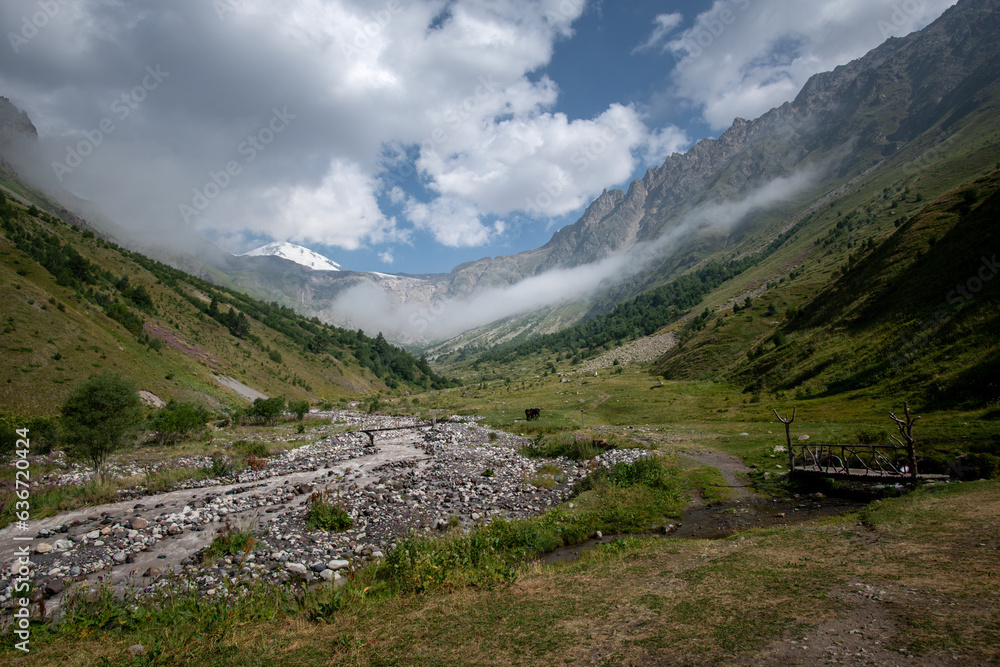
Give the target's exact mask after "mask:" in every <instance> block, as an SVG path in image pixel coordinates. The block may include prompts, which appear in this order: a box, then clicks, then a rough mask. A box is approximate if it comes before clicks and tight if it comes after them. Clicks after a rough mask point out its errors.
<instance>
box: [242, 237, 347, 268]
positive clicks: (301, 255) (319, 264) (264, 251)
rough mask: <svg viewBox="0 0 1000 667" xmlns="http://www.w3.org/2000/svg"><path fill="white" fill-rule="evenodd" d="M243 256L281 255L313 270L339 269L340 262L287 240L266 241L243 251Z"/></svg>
mask: <svg viewBox="0 0 1000 667" xmlns="http://www.w3.org/2000/svg"><path fill="white" fill-rule="evenodd" d="M243 255H244V256H251V257H254V256H273V257H281V258H282V259H287V260H290V261H293V262H295V263H296V264H301V265H302V266H306V267H308V268H310V269H313V270H314V271H340V268H341V267H340V264H337V263H336V262H334V261H332V260H329V259H327V258H326V257H324V256H323V255H321V254H319V253H318V252H313V251H312V250H310V249H309V248H303V247H302V246H300V245H295V244H294V243H288V242H287V241H283V242H275V243H268V244H267V245H265V246H261V247H259V248H254V249H253V250H248V251H247V252H245V253H243Z"/></svg>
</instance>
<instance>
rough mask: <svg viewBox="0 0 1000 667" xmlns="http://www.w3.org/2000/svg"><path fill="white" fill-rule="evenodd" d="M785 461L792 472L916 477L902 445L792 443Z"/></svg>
mask: <svg viewBox="0 0 1000 667" xmlns="http://www.w3.org/2000/svg"><path fill="white" fill-rule="evenodd" d="M789 458H790V459H791V468H792V471H793V472H794V471H796V470H800V471H804V472H816V473H821V474H824V475H838V476H845V477H887V478H888V477H894V478H900V477H910V478H913V479H916V477H917V471H916V466H915V465H914V464H913V461H914V457H913V453H912V452H911V451H910V449H909V447H907V446H905V445H903V446H899V445H828V444H809V443H794V444H792V446H791V449H790V457H789Z"/></svg>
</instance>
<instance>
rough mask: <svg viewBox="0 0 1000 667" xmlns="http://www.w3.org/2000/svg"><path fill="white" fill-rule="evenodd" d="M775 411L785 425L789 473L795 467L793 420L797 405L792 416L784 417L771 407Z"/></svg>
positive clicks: (775, 414)
mask: <svg viewBox="0 0 1000 667" xmlns="http://www.w3.org/2000/svg"><path fill="white" fill-rule="evenodd" d="M771 410H772V412H774V416H775V417H777V418H778V421H779V422H781V423H782V424H784V425H785V442H786V443H787V446H788V474H791V473H792V468H794V467H795V456H794V455H793V454H792V422H793V421H795V406H794V405H793V406H792V418H791V419H782V417H781V415H779V414H778V411H777V410H775V409H774V408H771Z"/></svg>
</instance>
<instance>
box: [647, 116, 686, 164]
mask: <svg viewBox="0 0 1000 667" xmlns="http://www.w3.org/2000/svg"><path fill="white" fill-rule="evenodd" d="M690 145H691V139H690V138H689V137H688V136H687V134H686V133H685V132H684V131H683V130H681V129H680V128H678V127H675V126H673V125H670V126H667V127H664V128H660V129H659V130H657V131H655V132H652V133H650V135H649V138H648V139H647V140H646V145H645V152H644V155H643V157H644V161H645V163H646V164H661V163H662V162H663V161H664V160H666V159H667V158H668V157H669V156H671V155H672V154H674V153H679V152H681V151H683V150H684V149H686V148H687V147H688V146H690Z"/></svg>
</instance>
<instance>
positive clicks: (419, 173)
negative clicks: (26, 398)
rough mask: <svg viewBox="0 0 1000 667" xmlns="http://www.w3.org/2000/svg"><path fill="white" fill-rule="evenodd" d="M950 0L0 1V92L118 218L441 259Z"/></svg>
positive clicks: (523, 245) (754, 112) (371, 256)
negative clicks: (3, 39) (0, 37)
mask: <svg viewBox="0 0 1000 667" xmlns="http://www.w3.org/2000/svg"><path fill="white" fill-rule="evenodd" d="M952 4H954V0H901V1H896V0H823V1H822V2H820V1H819V0H815V1H806V0H801V1H798V2H794V3H792V2H790V0H686V1H682V2H665V1H661V2H653V1H642V0H640V1H635V2H610V1H607V0H606V1H604V2H596V1H593V0H590V1H587V0H409V1H407V0H384V1H383V0H378V1H376V2H370V1H369V2H361V1H357V0H281V1H280V2H275V1H273V0H211V1H210V0H174V1H172V2H170V3H163V2H161V1H159V0H134V1H133V2H128V3H120V2H112V1H111V0H107V1H104V0H88V1H86V2H78V3H76V2H74V3H69V2H59V1H54V2H52V3H39V2H38V0H8V2H5V3H4V5H3V7H2V8H0V26H2V27H3V28H4V32H5V34H6V35H7V43H6V44H3V45H0V48H3V49H8V51H7V53H5V54H4V56H3V58H0V95H5V96H7V97H9V98H10V99H11V100H12V101H13V102H14V103H15V104H16V105H17V106H18V107H20V108H22V109H24V110H26V111H27V112H28V114H29V115H30V117H31V118H32V120H33V121H34V122H35V125H36V126H37V127H38V130H39V138H40V141H41V145H42V148H43V152H44V155H45V160H46V163H47V164H48V165H49V167H50V168H51V173H52V178H55V179H56V180H58V181H59V182H60V183H61V185H62V186H63V187H65V188H67V189H69V190H71V191H72V192H74V193H76V194H78V195H80V196H82V197H85V198H88V199H91V200H93V201H94V202H96V203H97V204H98V205H99V206H100V207H101V209H102V210H104V211H105V212H107V214H108V215H110V216H111V217H112V218H113V219H115V220H116V221H117V222H119V223H120V224H122V225H123V226H125V227H128V228H130V229H133V230H135V231H136V232H138V233H142V234H148V235H149V236H150V237H157V238H159V239H162V240H167V241H176V240H178V239H182V238H185V237H186V238H191V237H192V236H193V235H198V236H201V237H203V238H208V239H210V240H211V241H213V242H214V243H216V244H217V245H219V246H220V247H222V248H224V249H225V250H229V251H231V252H242V251H244V250H248V249H250V248H252V247H255V246H257V245H263V244H264V243H266V242H269V241H272V240H278V241H285V240H287V241H292V242H294V243H299V244H301V245H305V246H307V247H310V248H313V249H315V250H317V251H319V252H322V253H323V254H325V255H327V256H329V257H330V258H332V259H334V260H335V261H337V262H339V263H340V264H342V265H344V266H345V267H347V268H351V269H357V270H369V271H386V272H393V273H397V272H407V273H429V272H446V271H449V270H451V268H452V267H454V266H455V265H456V264H458V263H460V262H463V261H468V260H473V259H478V258H480V257H484V256H495V255H502V254H510V253H515V252H519V251H522V250H526V249H530V248H534V247H537V246H539V245H541V244H543V243H544V242H545V241H547V240H548V238H549V237H550V236H551V235H552V233H553V232H554V231H555V230H556V229H558V228H559V227H560V226H562V225H565V224H569V223H571V222H573V221H574V220H576V218H577V217H578V216H579V215H580V213H581V212H582V211H583V209H584V208H585V206H586V205H587V204H588V203H589V202H590V201H592V200H593V198H595V197H596V196H598V195H599V194H600V193H601V191H602V190H603V189H604V188H612V187H627V185H628V182H629V181H630V180H632V179H633V178H635V177H639V176H641V175H642V174H643V173H644V172H645V170H646V169H647V168H648V167H651V166H655V165H658V164H660V163H662V161H663V159H664V158H665V157H666V156H667V155H669V153H670V152H672V151H683V150H685V149H686V148H688V147H689V146H690V145H691V144H693V143H694V142H695V141H697V140H699V139H701V138H704V137H709V136H718V134H720V133H721V132H722V131H723V130H724V129H725V128H726V127H728V125H729V124H730V123H731V122H732V119H733V118H734V117H736V116H742V117H744V118H755V117H757V116H759V115H760V114H761V113H764V112H765V111H767V109H769V108H771V107H773V106H777V105H780V104H781V103H783V102H785V101H787V100H790V99H792V98H793V97H794V95H795V93H796V92H797V91H798V90H799V88H800V87H801V86H802V85H803V84H804V83H805V81H806V80H807V79H808V77H809V76H811V75H812V74H814V73H816V72H819V71H825V70H829V69H832V68H833V67H835V66H837V65H839V64H842V63H845V62H847V61H849V60H851V59H853V58H856V57H859V56H861V55H863V54H864V53H865V52H867V51H868V50H870V49H871V48H874V47H875V46H877V45H878V44H879V43H881V42H882V41H884V40H885V39H886V38H887V37H889V36H901V35H904V34H907V33H909V32H911V31H912V30H914V29H918V28H920V27H923V26H924V25H926V24H927V23H929V22H930V21H932V20H933V19H935V18H936V17H937V16H939V15H940V13H941V12H942V11H944V10H945V9H946V8H947V7H948V6H950V5H952Z"/></svg>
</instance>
